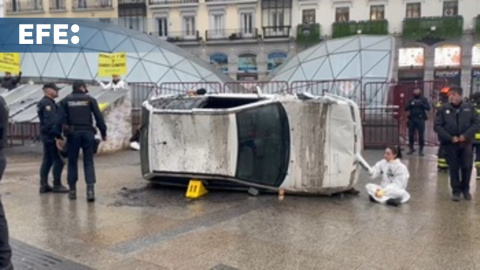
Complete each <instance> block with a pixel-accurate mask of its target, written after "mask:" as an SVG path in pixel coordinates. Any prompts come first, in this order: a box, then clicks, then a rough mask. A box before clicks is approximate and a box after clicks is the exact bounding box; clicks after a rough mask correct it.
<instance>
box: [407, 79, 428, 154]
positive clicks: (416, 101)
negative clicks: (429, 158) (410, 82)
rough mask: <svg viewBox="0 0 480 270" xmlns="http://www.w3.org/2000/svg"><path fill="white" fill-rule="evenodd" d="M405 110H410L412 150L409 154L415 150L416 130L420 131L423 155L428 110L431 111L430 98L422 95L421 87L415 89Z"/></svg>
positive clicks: (409, 123)
mask: <svg viewBox="0 0 480 270" xmlns="http://www.w3.org/2000/svg"><path fill="white" fill-rule="evenodd" d="M405 111H407V112H408V142H409V147H410V150H409V151H408V153H407V154H409V155H411V154H412V153H413V152H415V149H414V148H413V145H414V143H415V130H416V131H417V132H418V144H419V147H420V149H419V152H418V153H419V155H420V156H423V147H424V146H425V120H427V112H428V111H430V104H429V103H428V100H427V99H426V98H425V97H424V96H422V91H421V90H420V89H419V88H416V89H415V90H413V98H412V99H411V100H410V101H409V102H408V103H407V106H406V107H405Z"/></svg>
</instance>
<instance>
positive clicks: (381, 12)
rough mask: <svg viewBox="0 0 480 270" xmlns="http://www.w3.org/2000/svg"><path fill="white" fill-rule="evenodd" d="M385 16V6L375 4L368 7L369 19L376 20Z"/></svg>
mask: <svg viewBox="0 0 480 270" xmlns="http://www.w3.org/2000/svg"><path fill="white" fill-rule="evenodd" d="M384 18H385V6H384V5H376V6H371V7H370V20H372V21H377V20H383V19H384Z"/></svg>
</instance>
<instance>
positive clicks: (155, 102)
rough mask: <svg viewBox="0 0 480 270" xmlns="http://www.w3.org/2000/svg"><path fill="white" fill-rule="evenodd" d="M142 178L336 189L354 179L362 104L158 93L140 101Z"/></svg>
mask: <svg viewBox="0 0 480 270" xmlns="http://www.w3.org/2000/svg"><path fill="white" fill-rule="evenodd" d="M140 134H141V135H140V145H141V146H140V155H141V165H142V173H143V176H144V178H145V179H147V180H151V181H159V182H162V183H168V184H180V185H187V184H188V181H189V180H190V179H200V180H202V181H203V182H204V183H205V185H206V186H207V187H208V186H215V185H222V186H231V187H254V188H260V189H268V190H273V191H275V190H278V189H283V190H285V191H286V192H295V193H315V194H333V193H338V192H343V191H347V190H350V189H351V188H352V187H353V185H355V183H356V182H357V179H358V171H359V167H358V162H357V157H359V156H360V155H359V154H360V152H361V150H362V141H363V140H362V129H361V121H360V114H359V109H358V107H357V105H356V104H355V103H353V102H352V101H350V100H347V99H344V98H341V97H337V96H321V97H320V96H308V95H306V94H305V95H298V96H297V95H295V96H294V95H261V94H260V95H257V94H214V95H205V96H196V97H189V96H178V95H177V96H160V97H157V98H153V99H151V100H149V101H146V102H145V103H144V104H143V113H142V129H141V133H140Z"/></svg>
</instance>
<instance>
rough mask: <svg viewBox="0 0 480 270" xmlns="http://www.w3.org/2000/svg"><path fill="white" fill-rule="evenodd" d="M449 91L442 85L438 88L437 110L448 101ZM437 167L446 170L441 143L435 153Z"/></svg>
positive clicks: (448, 88)
mask: <svg viewBox="0 0 480 270" xmlns="http://www.w3.org/2000/svg"><path fill="white" fill-rule="evenodd" d="M449 93H450V87H448V86H444V87H443V88H442V89H441V90H440V96H439V99H438V102H437V103H436V104H435V109H436V110H437V112H438V111H439V109H440V108H441V107H442V105H443V104H447V103H448V95H449ZM437 158H438V160H437V169H438V170H439V171H441V172H447V171H448V164H447V159H446V155H445V148H444V147H443V145H442V144H440V145H439V147H438V153H437Z"/></svg>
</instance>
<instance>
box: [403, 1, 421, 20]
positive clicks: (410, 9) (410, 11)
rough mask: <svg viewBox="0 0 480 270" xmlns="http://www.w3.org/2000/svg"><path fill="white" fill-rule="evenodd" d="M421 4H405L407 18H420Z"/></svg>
mask: <svg viewBox="0 0 480 270" xmlns="http://www.w3.org/2000/svg"><path fill="white" fill-rule="evenodd" d="M421 14H422V4H421V3H409V4H407V15H406V17H407V18H420V17H421V16H422V15H421Z"/></svg>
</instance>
